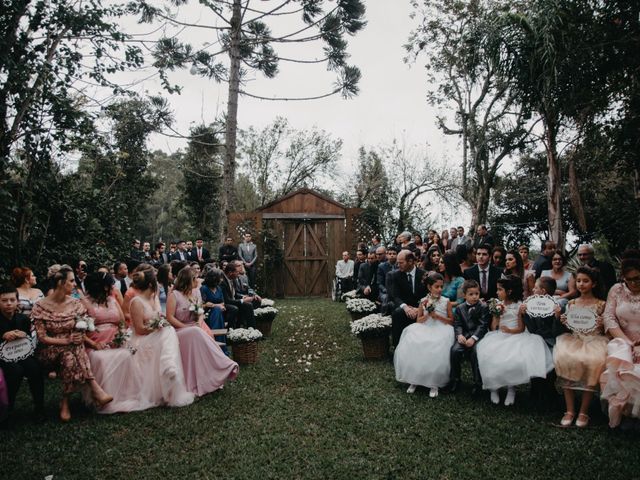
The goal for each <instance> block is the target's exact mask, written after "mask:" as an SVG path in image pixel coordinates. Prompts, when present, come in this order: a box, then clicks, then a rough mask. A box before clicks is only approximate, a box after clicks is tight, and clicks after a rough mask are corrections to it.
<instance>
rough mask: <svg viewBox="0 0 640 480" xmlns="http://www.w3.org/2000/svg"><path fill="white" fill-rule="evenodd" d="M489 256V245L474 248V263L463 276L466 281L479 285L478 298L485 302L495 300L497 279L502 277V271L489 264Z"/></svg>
mask: <svg viewBox="0 0 640 480" xmlns="http://www.w3.org/2000/svg"><path fill="white" fill-rule="evenodd" d="M490 255H491V246H490V245H480V246H479V247H478V248H476V261H477V262H478V263H476V264H475V265H474V266H473V267H471V268H467V269H466V270H465V271H464V272H463V276H464V278H465V279H467V280H475V281H476V282H478V285H480V298H482V299H484V300H485V301H487V300H489V299H490V298H496V292H497V285H498V279H499V278H500V276H501V275H502V269H500V268H498V267H494V266H493V265H491V264H490V263H489V260H490Z"/></svg>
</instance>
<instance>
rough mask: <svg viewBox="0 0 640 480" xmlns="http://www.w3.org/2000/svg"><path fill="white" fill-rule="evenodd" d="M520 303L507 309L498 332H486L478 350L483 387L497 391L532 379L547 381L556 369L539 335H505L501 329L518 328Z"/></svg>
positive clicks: (523, 333)
mask: <svg viewBox="0 0 640 480" xmlns="http://www.w3.org/2000/svg"><path fill="white" fill-rule="evenodd" d="M520 305H521V302H517V303H511V304H509V305H507V306H506V308H505V312H504V313H503V314H502V316H501V317H500V323H499V327H498V329H497V330H494V331H492V332H489V333H487V334H486V335H485V336H484V338H483V339H482V340H480V342H479V343H478V346H477V347H476V349H477V352H478V366H479V367H480V375H481V376H482V387H483V388H484V389H487V390H497V389H499V388H501V387H515V386H516V385H523V384H525V383H529V380H530V379H531V378H533V377H540V378H545V377H546V376H547V373H548V372H549V371H551V370H552V369H553V357H552V355H551V351H550V350H549V347H547V344H546V343H545V341H544V340H543V338H542V337H540V336H539V335H534V334H531V333H529V332H528V331H527V330H526V329H525V331H524V332H522V333H515V334H512V333H504V332H501V331H500V327H501V326H505V327H507V328H517V326H518V309H519V308H520Z"/></svg>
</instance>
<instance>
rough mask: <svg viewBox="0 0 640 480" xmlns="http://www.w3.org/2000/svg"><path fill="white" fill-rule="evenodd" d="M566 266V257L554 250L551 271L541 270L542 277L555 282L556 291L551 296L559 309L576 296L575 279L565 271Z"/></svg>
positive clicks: (559, 251)
mask: <svg viewBox="0 0 640 480" xmlns="http://www.w3.org/2000/svg"><path fill="white" fill-rule="evenodd" d="M566 265H567V257H565V256H564V253H562V251H561V250H556V251H555V252H553V254H552V257H551V270H543V271H542V273H541V276H542V277H551V278H553V279H554V280H555V281H556V291H555V292H554V294H553V296H554V297H555V298H556V300H557V301H558V303H559V304H560V306H561V307H565V306H566V305H567V302H568V301H569V300H571V299H572V298H574V297H575V296H576V295H577V294H578V291H577V290H576V279H575V278H574V277H573V274H572V273H570V272H568V271H567V269H566V268H565V267H566Z"/></svg>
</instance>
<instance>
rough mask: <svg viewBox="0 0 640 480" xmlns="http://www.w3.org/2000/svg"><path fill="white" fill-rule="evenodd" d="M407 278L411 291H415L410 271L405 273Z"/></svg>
mask: <svg viewBox="0 0 640 480" xmlns="http://www.w3.org/2000/svg"><path fill="white" fill-rule="evenodd" d="M407 280H408V281H409V285H410V286H411V292H412V293H416V292H415V288H414V286H413V276H412V275H411V274H410V273H407Z"/></svg>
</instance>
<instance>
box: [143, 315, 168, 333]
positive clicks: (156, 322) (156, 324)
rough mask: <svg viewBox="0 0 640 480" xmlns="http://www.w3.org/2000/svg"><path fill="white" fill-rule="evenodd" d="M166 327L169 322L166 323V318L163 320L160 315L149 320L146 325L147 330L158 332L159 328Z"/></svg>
mask: <svg viewBox="0 0 640 480" xmlns="http://www.w3.org/2000/svg"><path fill="white" fill-rule="evenodd" d="M168 326H169V322H167V320H166V318H164V317H163V316H162V315H156V316H155V317H153V318H152V319H151V320H149V323H148V324H147V328H148V329H149V330H158V329H160V328H164V327H168Z"/></svg>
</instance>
